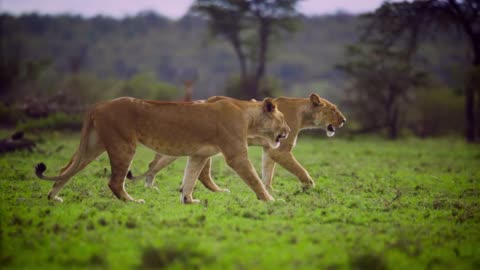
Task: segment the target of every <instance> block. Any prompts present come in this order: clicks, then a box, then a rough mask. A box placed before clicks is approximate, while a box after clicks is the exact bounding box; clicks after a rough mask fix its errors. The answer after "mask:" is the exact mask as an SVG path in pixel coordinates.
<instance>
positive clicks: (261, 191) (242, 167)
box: [223, 150, 274, 201]
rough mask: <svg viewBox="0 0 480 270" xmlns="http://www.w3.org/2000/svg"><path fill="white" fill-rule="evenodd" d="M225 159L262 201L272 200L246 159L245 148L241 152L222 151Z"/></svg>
mask: <svg viewBox="0 0 480 270" xmlns="http://www.w3.org/2000/svg"><path fill="white" fill-rule="evenodd" d="M223 154H224V156H225V160H226V162H227V164H228V166H230V167H231V168H232V169H233V170H234V171H235V172H236V173H237V174H238V175H239V176H240V177H241V178H242V180H243V181H245V183H247V185H248V186H249V187H250V188H251V189H252V190H253V191H254V192H255V194H257V198H258V199H259V200H262V201H274V199H273V197H272V196H271V195H270V194H269V193H268V191H267V190H266V189H265V186H264V185H263V183H262V181H261V180H260V178H259V177H258V175H257V172H255V169H254V167H253V165H252V163H251V162H250V160H249V159H248V155H247V152H246V150H245V151H244V152H241V153H232V154H230V153H223Z"/></svg>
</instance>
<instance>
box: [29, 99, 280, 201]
mask: <svg viewBox="0 0 480 270" xmlns="http://www.w3.org/2000/svg"><path fill="white" fill-rule="evenodd" d="M288 132H289V127H288V126H287V124H286V123H285V120H284V117H283V115H282V113H281V112H280V111H278V110H277V107H276V104H275V102H273V101H272V99H270V98H266V99H265V100H264V101H263V102H261V103H248V104H247V103H245V104H236V103H234V102H231V101H229V100H223V101H219V102H215V103H203V104H193V103H178V102H158V101H146V100H141V99H135V98H118V99H114V100H112V101H107V102H104V103H99V104H97V105H95V106H94V107H93V108H92V109H91V110H90V111H89V112H88V113H87V115H86V117H85V120H84V123H83V128H82V133H81V139H80V145H79V147H78V150H77V151H76V153H75V154H74V155H73V157H72V159H71V161H70V162H69V163H68V165H67V166H66V167H65V168H63V169H62V170H61V172H60V175H59V176H56V177H47V176H44V175H43V172H44V171H45V170H46V166H45V164H43V163H40V164H38V165H37V166H36V169H35V172H36V175H37V176H38V177H39V178H41V179H46V180H52V181H55V184H54V186H53V188H52V190H51V191H50V193H49V194H48V198H49V199H55V200H58V201H62V199H61V198H59V197H57V194H58V192H59V191H60V190H61V188H62V187H63V186H64V185H65V183H66V182H67V181H68V180H69V179H70V178H71V177H72V176H73V175H75V174H76V173H77V172H79V171H80V170H82V169H83V168H84V167H85V166H87V165H88V164H89V163H90V162H91V161H92V160H94V159H95V158H96V157H98V156H99V155H100V154H101V153H103V152H104V151H107V153H108V157H109V159H110V164H111V172H112V175H111V178H110V182H109V183H108V186H109V187H110V189H111V190H112V192H113V193H114V194H115V196H117V197H118V198H119V199H122V200H125V201H135V200H134V199H133V198H132V197H131V196H130V195H129V194H128V193H127V192H126V191H125V187H124V182H125V176H126V174H127V172H128V169H129V166H130V163H131V161H132V158H133V156H134V154H135V149H136V144H137V142H140V143H142V144H143V145H145V146H147V147H148V148H150V149H152V150H154V151H156V152H157V153H160V154H163V155H168V156H189V158H188V162H187V167H186V168H185V174H184V177H183V182H182V188H181V192H182V199H183V202H184V203H197V202H198V200H194V199H193V197H192V192H193V187H194V186H195V181H196V179H197V178H198V175H199V174H200V171H201V169H202V168H203V167H204V165H205V163H206V162H207V160H208V158H209V157H210V156H212V155H215V154H217V153H220V152H221V153H222V154H223V155H224V156H225V159H226V161H227V164H228V165H229V166H230V167H232V168H233V170H234V171H235V172H236V173H237V174H238V175H239V176H240V177H241V178H242V179H243V180H244V181H245V182H246V183H247V184H248V185H249V186H250V188H252V189H253V191H255V193H256V195H257V198H258V199H260V200H266V201H268V200H273V198H272V196H271V195H270V194H269V193H268V191H267V190H266V189H265V187H264V186H263V184H262V183H261V180H260V179H259V177H258V175H257V174H256V172H255V170H254V168H253V166H252V164H251V162H250V161H249V160H248V153H247V150H248V149H247V136H257V137H260V138H262V139H263V140H266V141H268V143H269V145H270V146H272V147H277V146H278V144H279V143H278V142H279V141H280V139H283V138H285V137H287V135H288ZM136 201H137V202H144V201H143V200H136Z"/></svg>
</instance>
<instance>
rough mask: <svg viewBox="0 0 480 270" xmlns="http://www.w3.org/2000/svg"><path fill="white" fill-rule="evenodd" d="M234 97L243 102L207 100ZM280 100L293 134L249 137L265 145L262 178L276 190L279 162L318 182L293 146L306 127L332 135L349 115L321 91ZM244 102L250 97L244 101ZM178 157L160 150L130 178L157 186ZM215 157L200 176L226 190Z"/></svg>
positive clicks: (207, 183) (308, 181)
mask: <svg viewBox="0 0 480 270" xmlns="http://www.w3.org/2000/svg"><path fill="white" fill-rule="evenodd" d="M225 99H228V100H232V101H233V102H237V103H238V102H239V101H236V100H235V99H231V98H229V97H221V96H217V97H211V98H209V99H208V100H207V102H218V101H220V100H225ZM274 101H275V102H276V103H277V104H278V108H279V110H280V111H281V112H282V113H283V114H284V116H285V121H286V122H287V124H288V126H289V127H290V128H291V133H290V136H289V137H288V138H287V139H285V140H283V141H282V142H281V144H280V147H278V148H276V147H275V148H274V147H271V146H270V145H269V144H268V143H267V142H266V141H264V140H263V139H262V138H260V137H257V138H253V137H250V138H249V139H248V144H249V145H259V146H263V156H262V179H263V183H264V184H265V186H266V187H267V188H268V189H270V190H272V179H273V173H274V169H275V164H276V163H279V164H280V165H281V166H282V167H284V168H285V169H287V170H288V171H289V172H291V173H292V174H294V175H295V176H297V177H298V179H299V180H300V182H302V183H303V185H304V186H305V187H310V186H315V183H314V181H313V180H312V178H311V177H310V175H309V174H308V172H307V170H305V169H304V168H303V167H302V166H301V165H300V164H299V163H298V161H297V160H296V159H295V157H294V156H293V154H292V149H293V147H295V143H296V141H297V136H298V133H299V132H300V131H301V130H303V129H312V128H320V129H324V130H325V131H326V133H327V136H328V137H332V136H333V135H335V129H336V128H340V127H342V126H343V124H344V123H345V122H346V118H345V117H344V116H343V114H342V113H341V112H340V110H338V108H337V107H336V106H335V105H334V104H332V103H331V102H329V101H328V100H326V99H322V98H320V97H319V96H318V95H317V94H311V95H310V97H309V98H287V97H280V98H276V99H274ZM241 102H243V103H245V102H249V101H241ZM176 159H177V158H176V157H168V156H162V155H159V154H157V155H156V156H155V159H154V160H153V161H152V162H150V164H149V169H148V171H147V172H145V173H144V174H142V175H139V176H136V177H134V176H133V175H132V174H131V173H129V176H128V178H130V179H132V180H137V179H140V178H143V177H145V186H146V187H153V184H154V179H155V175H156V174H157V173H158V172H159V171H160V170H161V169H162V168H164V167H166V166H167V165H169V164H170V163H172V162H173V161H174V160H176ZM210 167H211V160H210V159H209V160H208V161H207V163H206V164H205V167H204V169H203V170H202V172H201V173H200V176H199V180H200V182H202V184H203V185H204V186H205V187H206V188H208V189H209V190H211V191H215V192H218V191H225V189H222V188H219V187H218V186H217V185H216V184H215V182H213V180H212V178H211V176H210Z"/></svg>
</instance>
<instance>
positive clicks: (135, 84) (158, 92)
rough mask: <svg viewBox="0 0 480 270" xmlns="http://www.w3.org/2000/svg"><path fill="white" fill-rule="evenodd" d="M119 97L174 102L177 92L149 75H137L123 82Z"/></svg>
mask: <svg viewBox="0 0 480 270" xmlns="http://www.w3.org/2000/svg"><path fill="white" fill-rule="evenodd" d="M120 95H122V96H131V97H136V98H142V99H157V100H175V99H178V98H179V97H180V92H179V90H178V89H177V88H176V87H175V86H174V85H171V84H168V83H165V82H161V81H159V80H157V79H156V78H155V76H153V74H151V73H143V74H138V75H136V76H134V77H133V78H131V79H130V80H128V81H127V82H125V84H124V86H123V87H122V89H121V90H120Z"/></svg>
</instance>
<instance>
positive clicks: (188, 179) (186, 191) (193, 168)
mask: <svg viewBox="0 0 480 270" xmlns="http://www.w3.org/2000/svg"><path fill="white" fill-rule="evenodd" d="M205 162H207V158H206V157H196V156H193V157H189V158H188V161H187V166H186V167H185V173H184V175H183V181H182V187H181V188H180V191H181V192H182V198H181V199H182V201H183V203H199V202H200V200H195V199H193V196H192V193H193V188H194V187H195V182H196V181H197V178H198V176H199V175H200V170H201V169H202V168H203V166H205Z"/></svg>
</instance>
